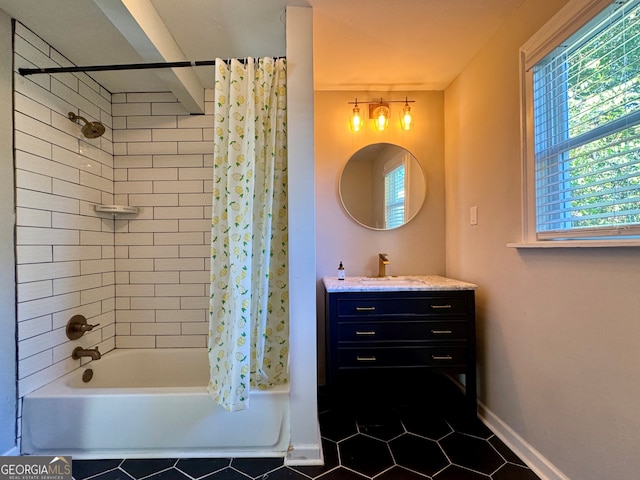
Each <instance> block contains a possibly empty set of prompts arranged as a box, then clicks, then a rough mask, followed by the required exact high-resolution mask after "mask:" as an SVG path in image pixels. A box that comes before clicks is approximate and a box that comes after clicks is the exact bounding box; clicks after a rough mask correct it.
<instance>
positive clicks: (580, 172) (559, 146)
mask: <svg viewBox="0 0 640 480" xmlns="http://www.w3.org/2000/svg"><path fill="white" fill-rule="evenodd" d="M533 105H534V110H533V114H534V141H535V182H536V189H535V193H536V231H537V236H538V238H539V239H547V238H571V237H576V236H580V237H585V236H591V235H592V236H612V235H620V234H634V235H637V234H640V0H627V1H626V2H621V1H619V0H617V1H615V2H613V3H612V4H611V6H609V7H608V8H606V9H605V10H604V11H603V12H602V13H601V14H600V15H598V16H597V17H596V18H594V19H593V20H592V21H591V22H589V23H588V24H587V25H585V26H584V27H583V28H582V29H580V30H578V31H577V32H576V33H575V34H574V35H572V36H571V37H570V38H569V39H568V40H567V41H565V42H563V44H562V45H560V46H559V47H558V48H556V49H555V50H553V51H552V52H551V53H549V54H548V55H547V56H546V57H544V58H543V59H542V60H540V61H539V62H538V63H537V64H536V65H534V67H533Z"/></svg>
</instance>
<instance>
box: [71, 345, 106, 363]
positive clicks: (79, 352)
mask: <svg viewBox="0 0 640 480" xmlns="http://www.w3.org/2000/svg"><path fill="white" fill-rule="evenodd" d="M101 356H102V355H101V354H100V352H99V351H98V347H96V348H82V347H76V348H74V349H73V353H71V358H73V359H74V360H78V359H80V358H82V357H90V358H91V360H99V359H100V357H101Z"/></svg>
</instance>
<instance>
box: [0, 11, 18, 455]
mask: <svg viewBox="0 0 640 480" xmlns="http://www.w3.org/2000/svg"><path fill="white" fill-rule="evenodd" d="M11 36H12V35H11V19H10V18H9V17H8V16H7V15H5V13H4V12H2V11H1V10H0V178H1V179H2V183H1V185H2V186H1V188H0V224H1V225H2V228H0V284H2V286H3V288H2V289H1V290H0V392H2V393H0V455H2V454H4V453H10V452H11V453H12V454H16V452H15V451H12V449H13V448H14V447H15V445H16V414H17V409H16V368H17V367H16V343H15V336H16V316H15V312H16V303H15V256H14V247H13V243H14V226H15V204H14V197H13V115H12V101H11V97H12V86H11V59H12V51H11Z"/></svg>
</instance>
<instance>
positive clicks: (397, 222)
mask: <svg viewBox="0 0 640 480" xmlns="http://www.w3.org/2000/svg"><path fill="white" fill-rule="evenodd" d="M338 188H339V192H340V200H341V201H342V205H343V206H344V209H345V210H346V211H347V213H348V214H349V215H350V216H351V218H353V219H354V220H355V221H356V222H358V223H359V224H361V225H363V226H365V227H368V228H373V229H376V230H390V229H393V228H398V227H400V226H402V225H404V224H405V223H407V222H408V221H409V220H411V219H412V218H413V217H415V215H416V214H417V213H418V212H419V211H420V208H421V207H422V204H423V202H424V198H425V195H426V192H427V186H426V181H425V177H424V173H423V171H422V167H421V166H420V163H419V162H418V160H417V159H416V157H414V156H413V155H412V154H411V153H410V152H409V151H408V150H405V149H404V148H402V147H399V146H398V145H393V144H390V143H375V144H372V145H367V146H366V147H364V148H361V149H360V150H358V151H357V152H356V153H354V154H353V156H352V157H351V158H350V159H349V161H348V162H347V164H346V165H345V167H344V170H343V171H342V175H341V176H340V184H339V187H338Z"/></svg>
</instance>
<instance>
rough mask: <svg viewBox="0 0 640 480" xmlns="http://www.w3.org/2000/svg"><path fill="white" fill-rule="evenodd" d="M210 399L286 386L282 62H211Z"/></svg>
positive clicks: (237, 398) (240, 404)
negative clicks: (212, 147) (213, 75)
mask: <svg viewBox="0 0 640 480" xmlns="http://www.w3.org/2000/svg"><path fill="white" fill-rule="evenodd" d="M215 68H216V81H215V91H214V95H215V99H214V100H215V105H214V166H213V209H212V217H211V289H210V302H209V318H210V320H209V367H210V375H211V378H210V382H209V393H210V394H211V395H212V396H213V398H214V399H215V401H216V402H217V403H218V404H220V405H222V406H223V407H224V408H226V409H227V410H229V411H235V410H242V409H245V408H248V406H249V390H250V388H260V389H266V388H269V387H271V386H273V385H277V384H282V383H286V382H288V374H289V371H288V360H289V358H288V357H289V355H288V353H289V310H288V268H287V258H288V250H287V249H288V239H287V144H286V137H287V136H286V60H284V59H271V58H261V59H257V60H254V59H252V58H248V59H247V60H246V62H244V63H243V62H241V61H239V60H235V59H234V60H231V61H230V62H229V65H227V64H226V63H225V62H224V61H223V60H220V59H217V60H216V65H215Z"/></svg>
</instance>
